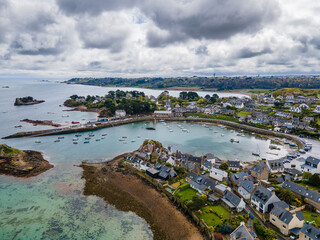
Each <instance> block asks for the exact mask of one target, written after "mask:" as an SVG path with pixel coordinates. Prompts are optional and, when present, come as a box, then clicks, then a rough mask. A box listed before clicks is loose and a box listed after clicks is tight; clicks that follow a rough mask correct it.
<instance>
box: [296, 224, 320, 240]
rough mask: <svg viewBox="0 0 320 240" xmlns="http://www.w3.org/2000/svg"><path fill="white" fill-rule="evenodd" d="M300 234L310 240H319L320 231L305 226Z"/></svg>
mask: <svg viewBox="0 0 320 240" xmlns="http://www.w3.org/2000/svg"><path fill="white" fill-rule="evenodd" d="M300 232H302V233H303V234H305V235H307V236H308V237H309V238H310V239H318V240H319V239H320V230H319V229H318V228H316V227H314V226H312V225H311V224H308V223H307V224H305V225H304V226H303V227H302V228H301V230H300Z"/></svg>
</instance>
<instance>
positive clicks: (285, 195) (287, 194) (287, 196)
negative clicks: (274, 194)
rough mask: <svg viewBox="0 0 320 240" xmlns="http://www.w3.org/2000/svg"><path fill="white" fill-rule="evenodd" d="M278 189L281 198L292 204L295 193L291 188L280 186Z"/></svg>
mask: <svg viewBox="0 0 320 240" xmlns="http://www.w3.org/2000/svg"><path fill="white" fill-rule="evenodd" d="M278 191H279V192H278V197H279V198H280V199H281V200H283V201H285V202H287V203H289V204H291V202H292V201H293V200H294V196H293V193H292V192H291V191H290V190H289V189H285V188H280V189H279V190H278Z"/></svg>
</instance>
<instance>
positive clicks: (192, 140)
mask: <svg viewBox="0 0 320 240" xmlns="http://www.w3.org/2000/svg"><path fill="white" fill-rule="evenodd" d="M2 85H9V86H10V89H2V88H0V122H1V125H0V136H1V137H2V136H5V135H8V134H12V133H15V132H16V131H18V130H17V129H15V128H14V126H15V125H19V124H21V125H23V128H22V129H21V130H23V131H26V130H33V129H43V128H48V127H46V126H45V127H43V126H42V127H33V126H32V125H30V124H26V123H20V122H19V121H20V120H21V119H24V118H30V119H36V120H37V119H40V120H46V119H47V120H54V121H55V122H60V123H64V124H68V123H67V122H70V121H81V120H82V119H86V120H89V119H93V118H96V114H94V113H80V112H68V113H66V112H63V109H65V108H63V107H59V105H60V104H62V103H63V100H64V99H65V98H67V97H68V96H70V95H72V94H74V93H77V94H80V95H87V94H98V95H101V94H103V93H106V92H107V91H108V90H107V89H104V88H98V87H89V86H70V85H64V84H59V83H51V82H49V83H47V82H38V81H31V82H27V81H0V86H2ZM148 91H149V92H148ZM152 91H153V90H147V94H148V93H149V94H154V95H156V93H157V92H152ZM158 93H159V91H158ZM27 95H30V96H33V97H35V98H37V99H44V100H46V103H44V104H40V105H34V106H26V107H14V106H13V102H14V99H15V97H20V96H27ZM48 112H50V114H48ZM65 114H68V115H69V116H70V117H69V118H63V117H62V115H65ZM66 121H67V122H66ZM83 121H85V120H83ZM148 124H151V123H136V124H129V125H124V126H118V127H114V128H109V129H102V130H98V131H95V132H94V134H95V136H94V137H93V139H92V140H91V142H90V144H83V141H84V137H86V136H87V135H88V133H83V136H81V137H80V140H79V144H77V145H75V144H73V143H72V138H74V134H69V135H65V138H64V139H62V140H61V142H59V143H54V140H55V139H57V136H48V137H42V138H37V139H34V138H22V139H8V140H3V139H1V140H0V143H6V144H8V145H10V146H13V147H16V148H20V149H30V150H38V151H41V152H42V153H43V154H44V155H45V158H46V159H48V160H49V161H50V162H51V163H52V164H54V166H55V167H54V168H53V169H51V170H49V171H47V172H46V173H43V174H41V175H40V176H37V177H33V178H29V179H19V178H14V177H10V176H0V216H1V218H0V239H13V238H14V237H15V239H152V232H151V231H150V228H149V226H148V224H147V223H146V222H145V220H144V219H141V218H140V217H138V216H137V215H135V214H134V213H132V212H122V211H118V210H117V209H115V208H114V207H113V206H111V205H109V204H107V203H105V202H104V201H103V200H101V199H100V198H98V197H95V196H89V197H86V196H83V194H82V192H83V186H84V181H83V180H82V179H81V174H82V172H81V169H80V168H79V167H77V166H75V165H76V164H79V163H80V162H81V161H91V162H97V161H106V160H109V159H111V158H113V157H115V156H117V155H119V154H121V153H124V152H129V151H132V150H135V149H137V148H138V147H139V145H140V144H141V143H142V141H143V140H144V139H145V138H149V139H155V140H158V141H161V142H163V144H164V146H168V145H171V146H172V147H173V148H174V149H179V150H182V151H184V152H188V153H192V154H196V155H201V154H205V153H208V152H211V153H214V154H215V155H216V156H217V157H219V158H222V159H236V158H237V159H240V160H244V161H251V160H254V157H253V156H252V154H251V153H252V151H255V150H256V149H257V148H259V150H260V151H261V153H263V154H265V152H270V150H269V149H268V146H269V143H270V141H269V140H261V139H257V138H256V137H255V136H254V135H251V134H246V136H245V137H238V136H236V132H232V131H231V130H230V129H222V128H220V127H217V126H214V127H213V130H209V129H208V128H206V127H203V126H201V125H200V124H190V123H179V124H182V125H183V126H184V127H185V128H186V129H188V130H189V131H190V132H189V133H186V132H182V131H181V129H180V128H179V127H178V126H177V123H168V125H169V126H170V127H171V128H172V129H173V132H169V131H168V129H167V128H166V127H165V126H164V125H162V124H160V123H159V124H157V130H156V131H148V130H146V129H145V127H146V126H147V125H148ZM103 133H107V136H106V137H105V139H101V141H99V142H97V141H95V139H96V138H101V135H102V134H103ZM221 134H224V136H223V137H222V136H221ZM122 136H127V139H128V141H127V144H124V143H123V142H120V141H118V139H119V138H121V137H122ZM138 136H141V138H138ZM230 138H237V139H239V140H240V143H239V144H233V143H231V142H230V141H229V140H230ZM38 139H39V140H41V143H35V140H38ZM133 139H135V140H136V141H135V142H131V140H133ZM286 152H287V151H286V149H282V150H281V151H279V156H282V155H285V154H286ZM266 156H267V157H269V158H271V157H273V158H274V157H275V156H274V155H266Z"/></svg>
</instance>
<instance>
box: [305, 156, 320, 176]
mask: <svg viewBox="0 0 320 240" xmlns="http://www.w3.org/2000/svg"><path fill="white" fill-rule="evenodd" d="M301 171H302V172H309V173H312V174H315V173H318V174H320V159H318V158H315V157H311V156H309V157H307V159H306V160H305V162H304V164H302V165H301Z"/></svg>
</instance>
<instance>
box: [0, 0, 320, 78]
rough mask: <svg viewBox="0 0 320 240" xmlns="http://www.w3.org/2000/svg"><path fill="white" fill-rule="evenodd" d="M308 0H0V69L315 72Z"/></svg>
mask: <svg viewBox="0 0 320 240" xmlns="http://www.w3.org/2000/svg"><path fill="white" fill-rule="evenodd" d="M319 10H320V3H318V2H317V1H314V0H304V1H302V0H291V1H286V0H259V1H256V0H223V1H222V0H161V1H150V0H117V1H112V0H91V1H87V0H46V1H43V0H42V1H41V0H24V1H19V0H0V74H3V75H4V74H12V73H17V74H34V75H40V76H44V77H46V76H47V77H49V76H52V75H54V76H57V77H60V78H69V77H86V76H94V77H99V76H123V77H137V76H190V75H212V74H213V73H216V74H218V75H236V74H238V75H252V74H267V75H272V74H291V73H295V74H300V73H301V74H306V73H310V74H318V73H320V67H319V61H320V28H319V26H320V16H319V14H318V13H319Z"/></svg>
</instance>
